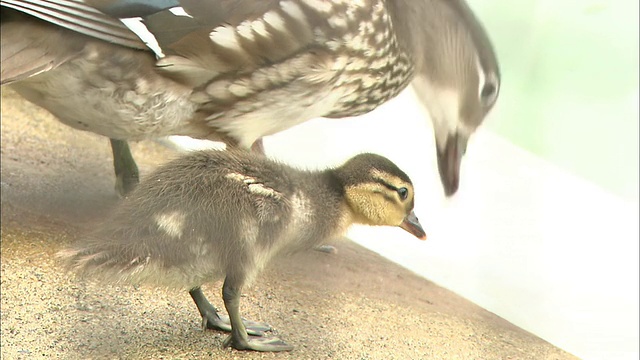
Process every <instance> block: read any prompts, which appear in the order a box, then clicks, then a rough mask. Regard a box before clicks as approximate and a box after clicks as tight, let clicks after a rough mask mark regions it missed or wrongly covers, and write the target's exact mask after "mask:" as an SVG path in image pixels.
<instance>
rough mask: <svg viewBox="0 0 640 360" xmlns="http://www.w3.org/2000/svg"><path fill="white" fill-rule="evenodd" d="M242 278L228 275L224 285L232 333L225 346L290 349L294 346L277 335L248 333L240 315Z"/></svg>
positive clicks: (223, 293) (246, 348) (223, 294)
mask: <svg viewBox="0 0 640 360" xmlns="http://www.w3.org/2000/svg"><path fill="white" fill-rule="evenodd" d="M242 282H243V280H242V279H237V278H236V279H234V278H233V277H230V276H228V275H227V277H226V279H225V280H224V285H223V286H222V298H223V299H224V306H225V307H226V308H227V312H228V313H229V320H230V322H231V335H229V337H228V338H227V339H225V341H224V343H223V346H225V347H227V346H231V347H233V348H234V349H237V350H255V351H290V350H293V346H291V345H289V344H287V343H285V342H284V341H282V340H281V339H279V338H277V337H254V336H249V335H248V334H247V330H246V329H245V326H244V323H243V321H242V317H241V316H240V291H241V288H242V287H241V286H240V285H239V284H241V283H242Z"/></svg>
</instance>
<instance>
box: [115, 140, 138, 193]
mask: <svg viewBox="0 0 640 360" xmlns="http://www.w3.org/2000/svg"><path fill="white" fill-rule="evenodd" d="M109 140H110V141H111V150H112V151H113V168H114V170H115V172H116V191H117V192H118V195H120V196H125V195H127V194H128V193H129V192H131V190H133V188H134V187H136V185H138V182H139V175H138V166H137V165H136V161H135V160H133V156H132V155H131V149H129V144H127V142H126V141H125V140H117V139H109Z"/></svg>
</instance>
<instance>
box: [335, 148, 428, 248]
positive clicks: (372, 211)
mask: <svg viewBox="0 0 640 360" xmlns="http://www.w3.org/2000/svg"><path fill="white" fill-rule="evenodd" d="M336 173H337V174H338V176H339V178H340V179H341V181H342V185H343V186H344V192H345V198H346V201H347V204H348V205H349V207H350V208H351V211H352V213H353V216H354V222H356V223H360V224H365V225H386V226H399V227H401V228H403V229H405V230H406V231H408V232H410V233H411V234H413V235H414V236H416V237H417V238H419V239H421V240H425V239H426V234H425V232H424V230H423V229H422V226H421V225H420V222H418V218H417V217H416V215H415V213H414V212H413V196H414V191H413V184H412V183H411V180H410V179H409V177H408V176H407V174H405V173H404V171H402V170H400V169H399V168H398V167H397V166H396V165H395V164H394V163H393V162H391V161H390V160H389V159H387V158H385V157H383V156H380V155H376V154H369V153H365V154H360V155H357V156H355V157H353V158H351V159H349V160H348V161H347V162H346V163H344V164H343V165H342V166H341V167H340V168H338V169H337V172H336Z"/></svg>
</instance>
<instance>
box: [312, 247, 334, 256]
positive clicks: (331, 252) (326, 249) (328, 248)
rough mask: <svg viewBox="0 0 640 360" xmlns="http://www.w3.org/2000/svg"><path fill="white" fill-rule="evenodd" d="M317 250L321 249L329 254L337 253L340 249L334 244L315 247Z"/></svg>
mask: <svg viewBox="0 0 640 360" xmlns="http://www.w3.org/2000/svg"><path fill="white" fill-rule="evenodd" d="M313 249H314V250H315V251H320V252H323V253H327V254H336V253H338V249H336V247H335V246H333V245H319V246H316V247H315V248H313Z"/></svg>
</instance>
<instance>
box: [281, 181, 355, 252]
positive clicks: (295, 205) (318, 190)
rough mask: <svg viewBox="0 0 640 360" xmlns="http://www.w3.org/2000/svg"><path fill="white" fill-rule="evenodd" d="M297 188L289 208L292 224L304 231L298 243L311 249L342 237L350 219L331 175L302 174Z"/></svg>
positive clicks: (338, 184) (339, 184)
mask: <svg viewBox="0 0 640 360" xmlns="http://www.w3.org/2000/svg"><path fill="white" fill-rule="evenodd" d="M298 186H299V188H298V191H297V193H296V194H295V195H294V196H293V197H292V199H291V200H292V204H291V205H292V210H293V217H292V219H293V221H294V224H295V223H298V224H300V225H302V227H304V229H303V230H302V231H301V232H302V233H303V234H302V237H301V238H300V239H299V240H300V241H304V242H305V243H306V245H312V246H315V245H320V244H323V243H324V242H326V241H331V240H334V239H336V238H339V237H342V236H344V235H345V233H346V231H347V229H348V228H349V226H351V225H352V224H353V221H354V216H353V212H352V211H351V208H350V207H349V206H348V204H347V201H346V199H345V191H344V187H343V185H342V182H341V181H340V180H339V177H338V176H336V173H335V171H334V170H333V169H329V170H324V171H321V172H304V174H303V175H302V176H301V177H300V178H299V179H298ZM295 227H298V226H295ZM310 243H311V244H310Z"/></svg>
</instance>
